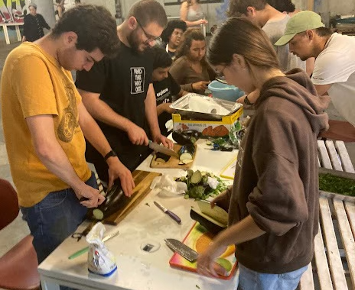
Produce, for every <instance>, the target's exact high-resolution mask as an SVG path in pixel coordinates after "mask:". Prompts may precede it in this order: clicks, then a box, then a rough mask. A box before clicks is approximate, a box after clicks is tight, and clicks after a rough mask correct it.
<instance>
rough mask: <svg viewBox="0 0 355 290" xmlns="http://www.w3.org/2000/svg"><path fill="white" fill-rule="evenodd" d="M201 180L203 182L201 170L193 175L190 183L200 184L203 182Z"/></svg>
mask: <svg viewBox="0 0 355 290" xmlns="http://www.w3.org/2000/svg"><path fill="white" fill-rule="evenodd" d="M201 180H202V174H201V172H200V170H196V171H195V172H194V173H193V174H192V176H191V178H190V182H191V183H193V184H198V183H200V182H201Z"/></svg>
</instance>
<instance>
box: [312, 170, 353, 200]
mask: <svg viewBox="0 0 355 290" xmlns="http://www.w3.org/2000/svg"><path fill="white" fill-rule="evenodd" d="M319 189H320V190H323V191H328V192H334V193H339V194H344V195H349V196H355V180H352V179H349V178H343V177H338V176H334V175H331V174H323V173H320V174H319Z"/></svg>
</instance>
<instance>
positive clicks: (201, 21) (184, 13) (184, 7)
mask: <svg viewBox="0 0 355 290" xmlns="http://www.w3.org/2000/svg"><path fill="white" fill-rule="evenodd" d="M188 10H189V6H188V4H187V2H186V1H185V2H183V3H182V4H181V7H180V19H181V20H183V21H185V22H186V25H187V26H188V27H190V26H197V25H200V24H206V23H208V22H207V20H205V19H199V20H196V21H187V13H188Z"/></svg>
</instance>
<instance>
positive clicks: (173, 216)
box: [165, 210, 181, 224]
mask: <svg viewBox="0 0 355 290" xmlns="http://www.w3.org/2000/svg"><path fill="white" fill-rule="evenodd" d="M165 213H166V214H167V215H168V216H170V217H171V218H172V219H173V220H174V221H176V222H177V223H178V224H180V223H181V219H180V218H179V217H178V216H177V215H176V214H174V213H173V212H172V211H170V210H167V211H166V212H165Z"/></svg>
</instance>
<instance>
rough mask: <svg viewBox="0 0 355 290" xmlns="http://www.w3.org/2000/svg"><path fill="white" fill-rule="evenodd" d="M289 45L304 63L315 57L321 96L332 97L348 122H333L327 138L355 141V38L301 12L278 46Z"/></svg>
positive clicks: (292, 21)
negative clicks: (333, 29) (332, 29)
mask: <svg viewBox="0 0 355 290" xmlns="http://www.w3.org/2000/svg"><path fill="white" fill-rule="evenodd" d="M286 44H289V48H290V52H291V53H293V54H295V55H297V56H299V57H300V58H301V59H302V60H306V59H308V58H310V57H315V58H316V61H315V63H314V71H313V74H312V77H311V78H312V82H313V84H314V85H315V87H316V89H317V92H318V94H319V95H324V94H328V95H329V96H330V97H331V100H332V102H333V105H334V107H335V108H336V109H337V111H338V112H339V113H340V114H341V116H342V117H343V118H344V119H345V120H346V121H347V122H344V121H335V120H329V125H330V128H329V130H328V131H327V132H325V133H323V134H322V136H323V137H327V138H331V139H339V140H343V141H346V142H354V141H355V127H354V126H355V114H354V111H353V108H354V104H355V49H354V47H355V38H352V37H349V36H346V35H341V34H338V33H332V31H331V30H330V29H329V28H326V27H324V24H323V23H322V20H321V17H320V16H319V15H318V14H317V13H315V12H312V11H303V12H299V13H297V14H296V15H294V16H293V17H291V19H290V20H289V22H288V23H287V25H286V30H285V33H284V35H283V36H282V37H281V38H280V39H279V40H278V41H277V42H276V43H275V45H278V46H282V45H286Z"/></svg>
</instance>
